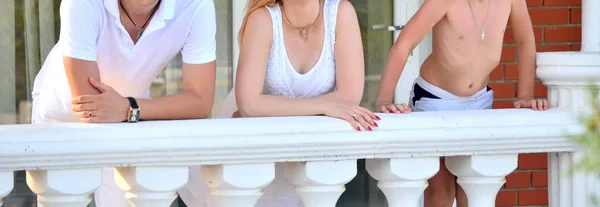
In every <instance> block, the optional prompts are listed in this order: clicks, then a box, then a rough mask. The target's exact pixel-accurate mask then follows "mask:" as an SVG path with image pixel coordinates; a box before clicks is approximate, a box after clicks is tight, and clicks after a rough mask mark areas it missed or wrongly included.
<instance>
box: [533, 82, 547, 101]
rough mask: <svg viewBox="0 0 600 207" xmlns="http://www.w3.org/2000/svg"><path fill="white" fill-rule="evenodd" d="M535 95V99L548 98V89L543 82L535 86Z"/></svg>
mask: <svg viewBox="0 0 600 207" xmlns="http://www.w3.org/2000/svg"><path fill="white" fill-rule="evenodd" d="M533 95H534V96H535V97H547V96H548V88H547V87H546V86H545V85H544V84H543V83H542V82H536V83H535V85H534V86H533Z"/></svg>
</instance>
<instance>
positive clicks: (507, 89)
mask: <svg viewBox="0 0 600 207" xmlns="http://www.w3.org/2000/svg"><path fill="white" fill-rule="evenodd" d="M490 87H491V88H492V89H493V90H494V98H514V97H515V95H516V94H515V88H516V87H515V83H510V82H509V83H490Z"/></svg>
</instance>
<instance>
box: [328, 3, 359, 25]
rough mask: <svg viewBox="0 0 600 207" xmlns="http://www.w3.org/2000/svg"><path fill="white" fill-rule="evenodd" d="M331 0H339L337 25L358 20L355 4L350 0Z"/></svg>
mask: <svg viewBox="0 0 600 207" xmlns="http://www.w3.org/2000/svg"><path fill="white" fill-rule="evenodd" d="M329 1H338V6H337V17H336V21H337V27H339V26H340V25H344V24H348V23H354V21H357V15H356V10H354V6H353V5H352V3H351V2H350V1H348V0H329Z"/></svg>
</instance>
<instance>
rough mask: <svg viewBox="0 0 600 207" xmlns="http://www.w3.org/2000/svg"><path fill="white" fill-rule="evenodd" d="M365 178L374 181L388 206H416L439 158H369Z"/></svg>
mask: <svg viewBox="0 0 600 207" xmlns="http://www.w3.org/2000/svg"><path fill="white" fill-rule="evenodd" d="M366 167H367V171H368V172H369V175H371V176H372V177H373V178H375V179H376V180H378V183H377V186H378V187H379V189H381V191H382V192H383V194H385V197H386V198H387V201H388V206H390V207H400V206H402V207H418V206H419V199H420V198H421V195H422V194H423V191H424V190H425V188H427V186H428V183H427V180H428V179H429V178H431V177H433V176H434V175H435V174H436V173H437V172H438V171H439V169H440V158H438V157H429V158H395V159H369V160H367V161H366Z"/></svg>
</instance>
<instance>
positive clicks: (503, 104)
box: [492, 101, 515, 109]
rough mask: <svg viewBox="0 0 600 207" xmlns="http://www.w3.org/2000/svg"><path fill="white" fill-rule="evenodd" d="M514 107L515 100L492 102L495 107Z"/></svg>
mask: <svg viewBox="0 0 600 207" xmlns="http://www.w3.org/2000/svg"><path fill="white" fill-rule="evenodd" d="M514 107H515V105H514V104H513V101H494V103H493V104H492V108H493V109H511V108H514Z"/></svg>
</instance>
